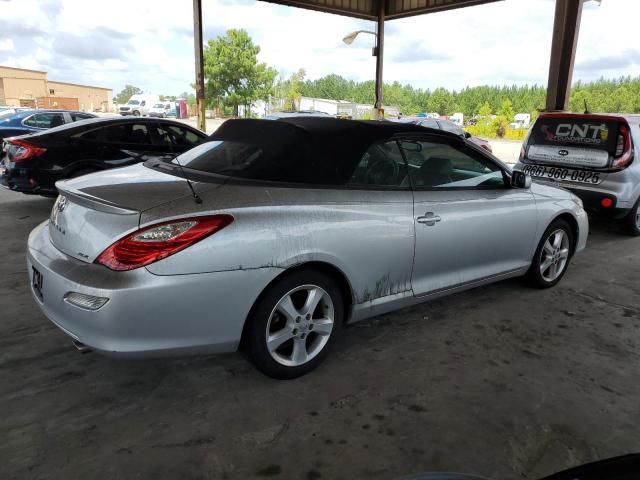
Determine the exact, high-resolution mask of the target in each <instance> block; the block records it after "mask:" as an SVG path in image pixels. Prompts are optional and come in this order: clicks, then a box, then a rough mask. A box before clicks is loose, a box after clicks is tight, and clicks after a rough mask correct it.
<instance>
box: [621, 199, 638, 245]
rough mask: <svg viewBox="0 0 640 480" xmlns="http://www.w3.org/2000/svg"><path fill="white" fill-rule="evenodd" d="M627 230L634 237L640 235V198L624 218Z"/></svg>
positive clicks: (623, 223)
mask: <svg viewBox="0 0 640 480" xmlns="http://www.w3.org/2000/svg"><path fill="white" fill-rule="evenodd" d="M621 223H622V227H623V228H624V230H625V232H626V233H627V234H629V235H631V236H633V237H638V236H640V199H638V201H637V202H636V204H635V205H634V206H633V208H632V209H631V211H630V212H629V215H627V216H626V217H624V218H623V219H622V222H621Z"/></svg>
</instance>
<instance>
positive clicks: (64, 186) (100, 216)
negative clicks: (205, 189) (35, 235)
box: [49, 165, 197, 263]
mask: <svg viewBox="0 0 640 480" xmlns="http://www.w3.org/2000/svg"><path fill="white" fill-rule="evenodd" d="M56 187H57V188H58V191H59V192H60V195H59V196H58V199H57V200H56V202H55V203H54V205H53V208H52V209H51V215H50V217H49V236H50V238H51V242H52V244H53V245H54V246H55V247H56V248H57V249H58V250H60V251H62V252H63V253H65V254H67V255H69V256H70V257H73V258H76V259H78V260H81V261H83V262H87V263H91V262H93V261H94V260H95V259H96V257H97V256H98V255H100V253H102V252H103V251H104V250H105V249H106V248H107V247H108V246H109V245H111V244H112V243H113V242H114V241H115V240H117V239H118V238H120V237H122V236H123V235H125V234H128V233H130V232H132V231H134V230H136V229H137V228H138V226H139V222H140V213H141V212H143V211H145V210H147V209H150V208H153V207H156V206H159V205H161V204H163V203H166V202H170V201H172V200H176V199H179V198H181V197H185V196H190V195H191V192H190V190H189V187H188V186H187V183H186V181H185V180H184V179H182V178H179V177H175V176H172V175H167V174H165V173H162V172H158V171H154V170H151V169H149V168H146V167H144V166H143V165H134V166H131V167H125V168H119V169H113V170H109V171H106V172H99V173H95V174H90V175H85V176H82V177H78V178H75V179H72V180H67V181H61V182H57V183H56ZM196 188H197V187H196Z"/></svg>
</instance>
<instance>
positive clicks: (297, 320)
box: [266, 285, 335, 367]
mask: <svg viewBox="0 0 640 480" xmlns="http://www.w3.org/2000/svg"><path fill="white" fill-rule="evenodd" d="M334 320H335V310H334V305H333V300H332V299H331V296H330V295H329V294H328V293H327V292H326V291H325V290H324V289H322V288H320V287H318V286H316V285H302V286H299V287H296V288H294V289H293V290H290V291H289V292H288V293H286V294H285V295H284V296H283V297H282V298H281V299H280V300H279V301H278V303H277V304H276V306H275V307H274V309H273V310H272V311H271V315H270V316H269V321H268V322H267V332H266V333H267V335H266V343H267V350H268V351H269V354H270V355H271V357H272V358H273V359H274V360H275V361H276V362H278V363H280V364H281V365H285V366H287V367H298V366H300V365H304V364H305V363H307V362H309V361H310V360H311V359H313V358H314V357H316V356H317V355H318V354H319V353H320V352H321V351H322V349H323V348H324V347H325V345H326V344H327V342H328V341H329V337H330V336H331V332H332V331H333V326H334Z"/></svg>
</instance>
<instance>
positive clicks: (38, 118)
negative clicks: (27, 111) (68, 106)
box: [22, 113, 64, 128]
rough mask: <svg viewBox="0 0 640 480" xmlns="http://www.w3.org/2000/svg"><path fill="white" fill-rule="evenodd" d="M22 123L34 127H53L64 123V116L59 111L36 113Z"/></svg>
mask: <svg viewBox="0 0 640 480" xmlns="http://www.w3.org/2000/svg"><path fill="white" fill-rule="evenodd" d="M22 123H24V124H25V125H28V126H29V127H35V128H53V127H58V126H60V125H64V117H63V115H62V114H61V113H36V114H35V115H32V116H30V117H29V118H27V119H26V120H24V122H22Z"/></svg>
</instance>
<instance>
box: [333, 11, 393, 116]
mask: <svg viewBox="0 0 640 480" xmlns="http://www.w3.org/2000/svg"><path fill="white" fill-rule="evenodd" d="M384 4H385V3H384V2H380V5H382V6H384ZM381 8H384V7H381ZM361 33H368V34H369V35H373V36H374V37H375V38H376V44H375V46H374V47H373V49H372V50H371V53H372V55H373V56H374V57H376V102H375V104H374V106H373V108H374V111H375V116H374V118H377V119H382V118H384V110H383V109H382V46H383V43H384V18H383V15H381V16H380V17H379V18H378V26H377V31H375V32H372V31H371V30H356V31H355V32H351V33H350V34H349V35H347V36H346V37H344V38H343V39H342V41H343V42H344V43H346V44H347V45H351V44H352V43H353V41H354V40H355V39H356V37H357V36H358V35H359V34H361Z"/></svg>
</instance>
